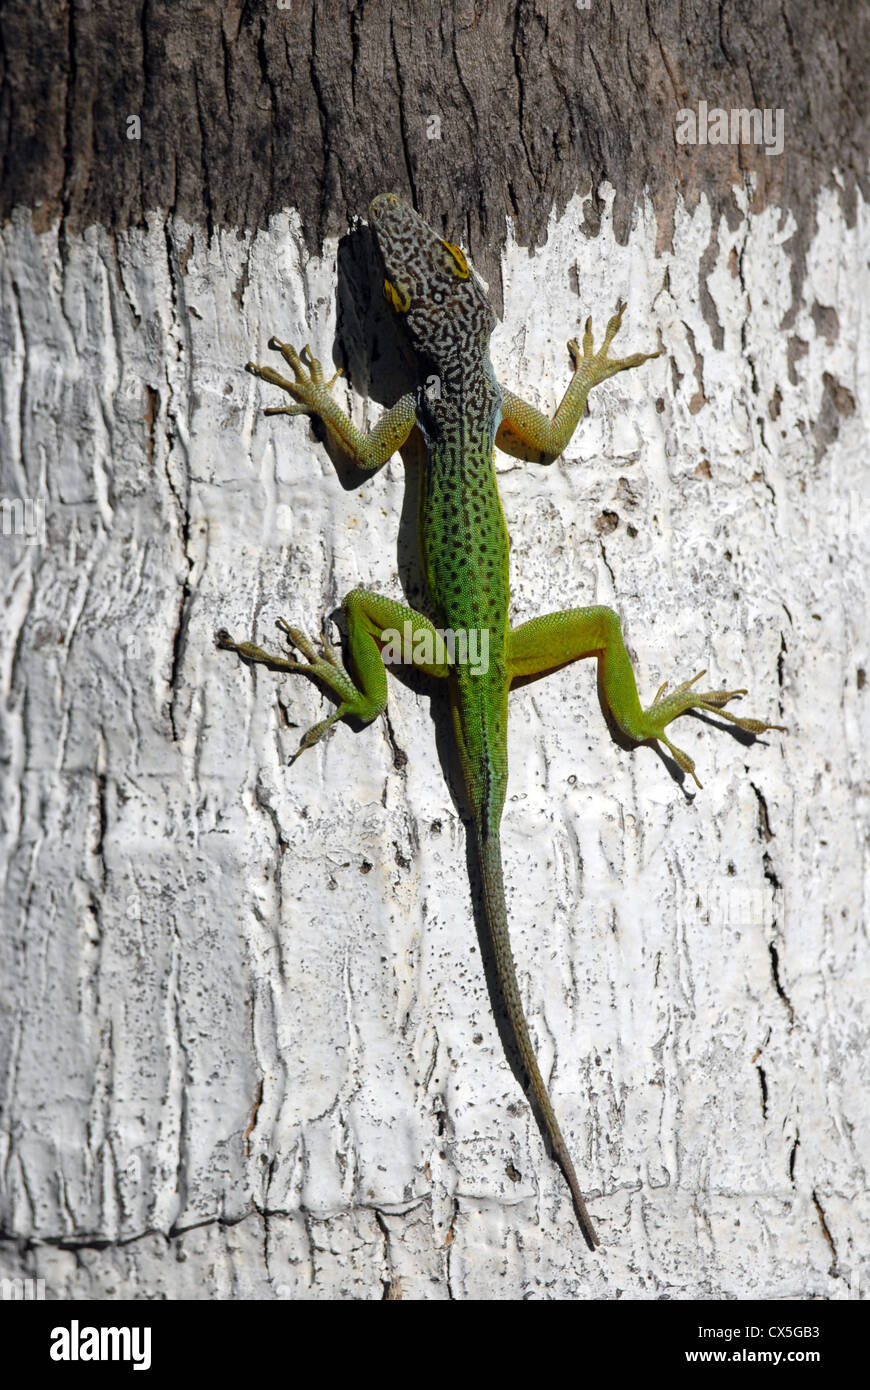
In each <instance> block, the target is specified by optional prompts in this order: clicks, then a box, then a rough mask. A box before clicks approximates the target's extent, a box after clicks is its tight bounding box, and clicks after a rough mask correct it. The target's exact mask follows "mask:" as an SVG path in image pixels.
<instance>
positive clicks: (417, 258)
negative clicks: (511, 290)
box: [369, 193, 496, 372]
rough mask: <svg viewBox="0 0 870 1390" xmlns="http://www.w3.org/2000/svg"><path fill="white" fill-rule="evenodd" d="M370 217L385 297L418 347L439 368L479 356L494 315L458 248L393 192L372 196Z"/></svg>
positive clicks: (488, 336) (466, 361)
mask: <svg viewBox="0 0 870 1390" xmlns="http://www.w3.org/2000/svg"><path fill="white" fill-rule="evenodd" d="M369 219H370V221H371V225H372V227H373V229H374V233H375V236H376V237H377V241H378V247H379V248H380V252H381V255H382V256H383V259H384V265H385V267H386V271H387V278H386V281H385V282H384V288H385V291H386V294H387V298H388V299H389V301H390V303H391V304H392V306H393V308H394V309H395V311H396V313H397V314H398V315H399V316H400V318H401V320H402V323H403V324H404V325H405V327H406V329H407V331H408V334H409V336H410V338H411V341H412V343H413V345H414V347H415V348H416V349H417V351H418V352H419V353H420V354H421V355H422V356H423V357H425V358H427V359H428V360H429V361H431V362H432V363H433V364H434V365H435V366H436V367H437V368H439V369H440V370H441V371H444V372H449V371H450V369H451V368H454V369H458V368H460V367H461V365H462V364H465V366H466V368H467V366H468V364H469V363H472V362H474V361H476V360H477V359H480V358H481V357H482V356H483V355H484V354H485V353H486V352H487V344H488V343H489V339H490V335H491V333H492V331H493V329H494V328H495V324H496V317H495V314H494V313H493V310H492V307H491V305H490V303H489V300H488V299H487V297H486V295H485V293H484V291H483V287H482V285H481V283H480V281H479V280H478V278H477V276H476V275H475V273H474V271H473V270H472V269H471V267H470V266H469V264H468V262H467V260H466V259H465V256H464V255H463V253H462V251H461V250H460V249H459V247H458V246H453V245H452V244H451V243H450V242H449V241H443V240H442V238H441V237H440V236H438V234H437V233H436V232H434V231H433V230H432V228H431V227H430V226H429V224H428V223H427V222H424V220H423V218H422V217H421V216H420V214H419V213H418V212H415V211H414V209H413V208H412V207H409V206H408V204H407V203H403V202H402V200H401V198H397V197H396V196H395V195H394V194H392V193H382V194H380V195H379V197H377V198H375V199H373V201H372V204H371V207H370V209H369Z"/></svg>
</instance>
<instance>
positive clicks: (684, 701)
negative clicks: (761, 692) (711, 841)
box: [644, 671, 786, 787]
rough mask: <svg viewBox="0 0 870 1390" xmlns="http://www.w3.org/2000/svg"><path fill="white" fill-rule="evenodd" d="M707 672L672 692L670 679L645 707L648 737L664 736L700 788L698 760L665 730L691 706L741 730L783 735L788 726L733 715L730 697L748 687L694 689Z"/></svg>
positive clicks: (749, 732) (741, 693)
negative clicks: (728, 707) (694, 760)
mask: <svg viewBox="0 0 870 1390" xmlns="http://www.w3.org/2000/svg"><path fill="white" fill-rule="evenodd" d="M705 674H706V672H705V671H699V672H698V674H697V675H696V676H693V677H692V679H691V680H688V681H683V682H682V683H681V684H680V685H678V686H676V688H675V689H674V690H672V691H671V693H670V695H666V694H665V691H666V690H667V688H668V682H667V681H665V683H664V685H662V686H660V688H659V690H658V692H657V694H656V697H655V699H654V700H653V702H652V704H651V705H650V706H649V708H648V709H646V710H644V724H645V725H646V726H648V728H649V733H648V734H647V735H646V737H647V738H657V739H661V741H662V743H663V744H665V746H666V747H667V748H668V749H669V750H670V752H671V753H672V754H673V757H674V760H675V761H676V762H677V764H678V765H679V766H680V767H681V768H682V770H683V772H688V773H689V775H690V776H691V777H693V778H694V779H695V782H696V784H697V785H698V786H699V787H700V785H701V783H700V782H699V781H698V777H697V774H696V772H695V764H694V762H693V761H692V759H691V758H690V757H689V755H688V753H684V752H683V750H682V749H681V748H677V746H676V744H673V743H671V740H670V739H669V738H668V737H667V735H666V734H665V732H664V730H665V726H666V725H667V724H670V722H671V720H672V719H676V718H677V717H678V716H679V715H681V714H685V713H686V711H687V710H690V709H703V710H708V711H709V712H710V713H711V714H718V715H719V716H720V717H721V718H722V719H727V720H728V721H729V723H731V724H736V725H737V727H738V729H743V730H744V731H745V732H746V733H748V734H763V733H765V732H766V731H767V730H768V729H776V730H777V731H778V732H779V733H783V734H784V733H785V732H786V729H785V726H784V725H782V724H766V723H765V722H764V721H763V720H762V719H746V718H742V717H740V716H738V715H736V714H731V713H730V712H729V711H728V710H726V709H725V708H724V706H725V705H727V704H728V702H729V701H730V700H734V699H736V698H738V697H739V696H741V695H745V694H746V693H747V692H746V690H705V691H699V690H692V689H691V687H692V686H693V685H694V684H695V681H697V680H700V679H701V677H702V676H703V675H705Z"/></svg>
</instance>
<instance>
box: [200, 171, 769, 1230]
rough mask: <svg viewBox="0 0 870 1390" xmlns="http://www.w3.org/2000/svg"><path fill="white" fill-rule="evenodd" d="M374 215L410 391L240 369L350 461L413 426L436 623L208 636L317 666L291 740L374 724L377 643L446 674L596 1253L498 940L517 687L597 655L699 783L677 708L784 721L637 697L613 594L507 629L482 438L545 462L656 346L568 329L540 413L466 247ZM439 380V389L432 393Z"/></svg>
mask: <svg viewBox="0 0 870 1390" xmlns="http://www.w3.org/2000/svg"><path fill="white" fill-rule="evenodd" d="M369 215H370V222H371V226H372V228H373V230H374V233H375V237H376V240H377V244H378V247H379V250H380V253H381V256H382V258H383V261H384V266H385V268H386V280H385V281H384V289H385V293H386V296H387V299H388V301H389V303H390V304H391V305H392V308H393V309H394V310H395V313H396V315H397V317H398V319H399V320H400V321H401V322H402V324H403V325H404V327H405V329H406V331H407V334H408V335H409V338H410V342H411V346H412V347H413V349H414V350H415V353H416V358H417V361H418V365H419V373H420V375H419V381H420V385H419V386H418V387H417V389H416V390H415V391H412V392H409V393H408V394H406V395H403V396H402V397H401V399H400V400H398V401H397V402H396V404H395V405H394V406H393V407H392V409H390V410H388V411H386V413H385V414H384V415H383V416H382V417H381V419H380V420H379V421H378V423H377V424H376V425H375V426H374V428H373V429H372V430H371V431H370V433H368V434H363V433H362V432H361V431H360V430H358V429H357V428H356V426H355V425H354V424H353V422H352V421H351V420H350V419H349V418H348V416H347V415H346V414H345V412H344V411H343V410H342V409H341V408H340V406H339V405H338V404H337V402H336V401H335V400H334V399H333V397H332V395H331V393H330V388H331V387H332V386H333V384H334V382H335V380H336V378H337V377H338V376H340V375H341V372H340V371H339V372H336V374H335V376H333V377H332V379H331V380H330V381H328V382H327V381H324V378H323V371H322V369H321V365H320V363H319V362H318V361H317V359H316V358H315V357H313V356H312V355H311V352H310V350H309V349H308V348H305V349H303V351H302V352H301V353H297V351H296V350H295V349H294V348H293V347H291V346H290V345H289V344H287V343H281V342H278V340H277V339H275V338H273V339H271V341H270V343H269V346H270V347H271V348H273V349H277V351H278V352H280V353H281V355H282V357H283V358H284V360H285V362H286V363H287V364H288V366H289V367H290V370H291V371H292V373H293V379H292V380H288V379H286V378H285V377H283V376H281V375H279V374H278V373H277V372H276V371H273V370H272V368H271V367H265V366H256V365H254V364H253V363H248V367H247V369H248V371H250V372H252V373H253V374H254V375H255V376H258V377H260V378H262V380H264V381H267V382H269V383H270V384H272V385H274V386H278V387H280V388H281V390H283V391H286V392H287V394H288V395H289V396H290V397H291V399H292V401H293V402H294V403H293V404H292V405H285V406H281V407H277V408H272V409H270V410H267V411H266V414H267V415H280V414H285V415H303V414H308V415H311V416H316V417H318V418H319V419H320V420H321V421H322V422H323V425H324V426H325V427H326V430H327V432H328V434H329V436H330V437H331V438H332V440H333V441H335V442H337V443H338V444H339V446H340V447H341V448H342V449H343V450H344V452H345V453H346V454H347V455H348V456H349V457H350V458H351V459H352V460H353V461H354V462H355V463H356V464H357V465H358V466H359V467H360V468H363V469H367V470H369V471H373V470H375V469H377V468H380V467H381V466H382V465H383V464H384V463H386V461H387V460H388V459H389V458H390V456H391V455H392V454H393V453H394V452H395V451H396V450H397V449H400V448H401V447H402V445H403V444H405V442H406V441H407V440H408V439H409V436H410V435H411V434H412V431H418V432H419V436H420V437H421V439H422V446H423V467H422V475H421V479H420V509H419V542H420V551H421V556H422V562H423V571H424V576H425V580H426V587H427V591H428V597H429V605H430V611H431V616H432V618H433V619H434V620H435V622H434V624H433V622H432V621H430V618H429V617H425V616H424V615H423V614H422V613H419V612H416V611H415V610H414V609H412V608H408V607H406V606H405V605H404V604H401V603H399V602H397V601H396V600H395V599H391V598H382V597H381V596H380V595H379V594H374V593H371V592H369V590H367V589H354V590H353V591H352V592H351V593H349V594H348V595H347V597H346V598H345V599H344V604H343V608H344V616H345V620H346V623H347V647H348V664H347V666H344V665H342V664H341V661H340V660H339V658H338V655H337V654H336V653H335V652H334V651H333V650H332V648H331V647H330V645H329V643H328V642H327V640H326V638H325V636H324V637H323V645H322V650H321V651H320V652H318V651H317V650H316V649H315V647H313V646H312V645H311V643H310V642H309V641H308V640H307V638H306V637H305V636H304V635H303V634H302V633H301V632H299V631H297V630H296V629H295V628H292V627H290V626H289V625H288V624H287V623H286V622H284V621H283V620H279V626H280V627H281V628H282V629H283V631H284V632H285V633H286V635H287V637H288V638H289V639H290V644H291V646H292V648H295V649H297V650H298V651H299V652H301V654H302V656H303V657H304V658H305V660H304V661H298V660H294V659H291V658H290V657H287V656H280V655H274V654H272V653H270V652H266V651H264V650H263V648H262V647H259V646H257V645H255V644H254V643H253V642H235V641H233V639H232V638H231V637H230V635H229V634H228V633H227V632H226V631H223V630H222V631H221V632H219V633H218V636H217V640H218V643H219V645H220V646H222V647H227V648H229V649H231V650H233V651H235V652H237V653H238V654H239V656H241V657H243V658H244V659H245V661H248V662H265V663H267V664H268V665H269V666H271V667H274V668H276V669H278V670H282V671H299V672H302V673H303V674H305V675H307V676H311V677H314V678H315V679H316V680H318V681H320V682H321V683H322V684H323V685H324V686H326V688H327V689H328V690H329V691H331V692H332V693H333V695H334V696H335V697H336V699H337V701H338V706H337V708H336V709H335V711H334V712H333V713H332V714H331V715H330V716H329V717H328V718H327V719H324V720H322V721H321V722H320V723H318V724H315V725H314V727H313V728H312V729H309V731H308V732H307V733H306V734H305V736H304V737H303V739H302V741H301V745H300V751H301V749H302V748H310V747H312V745H313V744H315V743H318V742H319V741H320V739H322V738H323V736H324V734H326V732H327V731H328V730H329V729H330V727H331V726H332V725H333V724H334V723H335V722H336V720H339V719H346V718H353V719H356V720H359V721H361V722H362V723H369V722H370V721H371V720H373V719H375V718H377V716H378V715H379V714H381V713H382V712H383V711H384V709H385V707H386V704H387V671H386V667H385V665H384V660H383V656H382V652H383V649H384V648H385V647H386V646H387V644H389V643H392V642H393V641H394V639H395V634H396V633H399V634H402V633H405V634H408V633H410V634H411V636H412V639H413V640H412V643H410V644H405V654H406V656H407V655H408V654H409V648H410V655H411V659H412V660H413V661H414V664H415V665H417V666H418V667H419V668H421V669H422V670H423V671H425V672H426V673H427V675H429V676H432V677H434V678H436V679H437V680H443V681H445V682H446V684H447V692H448V697H449V701H450V711H451V715H452V724H453V730H454V733H455V738H456V744H457V748H458V752H459V760H460V763H461V766H462V772H463V776H464V782H465V788H466V793H467V799H468V804H469V809H470V815H471V823H472V833H473V838H474V844H475V847H476V852H477V859H478V863H479V868H480V877H481V882H482V887H483V906H484V915H485V918H486V923H487V926H488V929H489V935H490V938H491V941H492V950H493V955H494V959H495V963H496V968H497V972H498V979H499V983H500V986H501V989H502V992H503V995H504V1001H505V1005H506V1008H507V1013H508V1017H509V1020H510V1023H511V1026H512V1029H513V1033H514V1036H515V1039H516V1044H517V1048H518V1051H519V1054H520V1057H521V1059H522V1063H523V1066H524V1068H525V1070H526V1073H527V1075H528V1078H529V1081H530V1084H531V1091H532V1096H533V1098H534V1102H535V1104H536V1107H537V1110H538V1112H539V1115H540V1117H541V1119H542V1121H543V1125H544V1128H545V1130H546V1133H547V1135H548V1137H549V1139H550V1143H551V1145H552V1149H553V1153H554V1156H555V1158H556V1160H557V1162H558V1163H559V1165H560V1167H561V1169H562V1172H563V1173H564V1175H565V1178H566V1179H567V1182H568V1186H569V1187H570V1189H571V1195H572V1197H573V1200H574V1205H575V1207H576V1211H577V1216H578V1218H579V1221H580V1226H581V1229H582V1231H583V1234H584V1236H585V1238H586V1241H587V1243H588V1245H589V1247H590V1249H594V1248H595V1246H596V1245H597V1244H598V1237H597V1235H596V1234H595V1229H594V1227H593V1225H592V1222H591V1220H590V1217H589V1214H588V1212H587V1210H586V1204H585V1202H584V1200H583V1196H582V1193H581V1191H580V1185H579V1182H578V1180H577V1175H576V1173H575V1171H574V1165H573V1163H572V1161H571V1157H570V1155H569V1153H568V1147H567V1145H566V1143H565V1140H564V1139H563V1137H562V1132H561V1130H560V1128H559V1124H558V1121H557V1120H556V1116H555V1114H554V1111H553V1107H552V1105H551V1103H550V1098H549V1096H548V1094H547V1089H546V1086H545V1084H544V1080H543V1078H542V1076H541V1073H540V1070H539V1068H538V1063H537V1060H536V1058H535V1053H534V1049H533V1046H532V1041H531V1038H530V1037H529V1030H528V1026H527V1024H526V1020H525V1016H524V1014H523V1008H522V1003H521V1001H520V993H519V988H518V985H517V976H516V969H515V966H514V960H513V955H512V952H511V946H510V940H509V937H508V922H507V912H506V908H505V895H504V884H503V880H502V862H501V848H500V842H499V824H500V821H501V814H502V808H503V806H504V801H505V790H506V787H507V775H508V769H507V719H508V694H509V692H510V688H511V683H512V682H513V681H515V680H518V679H521V678H528V677H533V676H537V675H542V674H544V673H547V672H550V671H555V670H557V669H558V668H559V667H561V666H564V665H566V664H567V663H568V662H572V661H576V660H577V659H578V658H579V657H584V656H595V657H597V659H598V667H599V687H600V690H601V694H602V698H603V701H604V704H605V706H606V710H607V711H608V712H609V714H610V716H612V718H613V720H614V722H615V724H616V725H617V726H618V728H619V729H620V730H621V731H622V733H623V734H625V735H627V736H628V738H629V739H630V740H632V741H634V742H635V743H643V742H645V741H647V740H657V739H658V740H661V742H662V743H663V744H664V745H665V746H666V747H667V748H668V749H669V751H670V753H671V754H672V756H673V757H674V759H675V760H676V762H677V764H678V765H679V767H680V768H681V769H682V770H683V771H684V772H686V773H689V774H690V775H691V776H692V777H694V778H695V781H696V782H697V781H698V779H697V777H696V776H695V767H694V764H693V762H692V759H691V758H690V757H689V756H688V754H687V753H684V752H683V751H682V750H681V749H679V748H677V747H676V746H675V745H674V744H673V743H672V742H671V741H670V739H669V738H668V737H667V735H666V733H665V729H666V728H667V726H668V725H669V724H670V723H671V721H672V720H674V719H676V718H677V717H678V716H679V715H681V714H685V713H686V712H687V711H688V710H693V709H695V710H707V711H711V712H714V713H718V714H720V715H721V716H722V717H723V718H724V719H727V720H730V721H731V723H732V724H736V725H737V726H738V728H740V729H744V730H746V731H747V732H749V733H751V734H761V733H763V732H764V731H765V730H767V729H777V728H780V727H781V726H779V725H775V724H767V723H764V722H763V721H761V720H758V719H746V718H738V717H737V716H736V715H734V714H731V713H729V712H728V711H726V710H725V709H724V706H725V705H726V704H728V702H729V701H730V700H733V699H734V698H735V696H738V695H744V694H745V693H746V692H745V690H708V691H704V692H701V691H698V690H696V689H695V688H694V687H695V682H696V681H697V680H698V679H699V676H694V677H693V678H692V679H691V680H688V681H684V682H683V683H682V684H680V685H678V686H677V687H676V689H674V690H673V691H671V693H670V694H667V693H666V689H667V686H666V685H663V686H662V687H661V689H660V690H659V692H658V694H657V695H656V697H655V699H654V700H653V701H652V703H651V704H650V705H649V706H647V708H646V709H644V708H643V706H642V705H641V703H640V700H639V698H638V694H637V687H636V685H635V679H634V672H633V670H632V666H631V662H630V660H629V657H628V653H627V652H626V649H625V644H624V642H623V638H622V630H621V626H620V620H619V617H618V615H617V614H616V613H615V612H614V611H613V609H611V608H604V607H593V608H569V609H567V610H565V611H564V612H561V613H548V614H547V615H546V616H544V617H540V618H533V619H532V620H531V621H530V622H526V623H523V624H521V625H520V626H519V627H516V628H511V626H510V624H509V621H508V607H509V591H508V544H509V542H508V533H507V528H506V526H505V519H504V514H503V512H502V507H501V501H500V499H499V494H498V486H497V482H496V474H495V467H494V458H493V446H494V445H498V447H499V448H500V449H502V450H504V451H505V452H507V453H509V454H513V455H514V456H516V457H518V458H523V459H531V460H536V461H538V462H540V463H552V461H553V460H554V459H555V458H556V457H558V455H559V454H561V453H562V451H563V450H564V449H565V447H566V445H567V444H568V441H569V440H570V438H571V436H572V434H573V432H574V430H575V428H576V426H577V423H578V421H579V420H580V418H581V416H582V415H583V412H584V410H585V407H586V399H587V396H588V395H589V392H590V390H591V389H592V387H593V386H596V385H597V384H598V383H599V382H601V381H605V380H606V379H607V378H608V377H611V376H613V375H614V374H615V373H616V372H624V371H626V370H627V369H628V368H630V367H638V366H640V364H641V363H642V362H646V361H648V360H649V358H652V357H657V356H658V355H659V352H647V353H635V354H633V355H632V356H631V357H622V358H612V357H610V356H609V355H608V353H609V349H610V346H611V343H612V342H613V339H614V338H615V336H616V334H617V331H618V330H619V326H620V324H621V322H622V316H623V312H624V309H625V305H624V304H622V303H620V304H618V305H617V309H616V312H615V313H614V315H613V317H612V318H611V319H610V321H609V323H608V325H607V329H606V332H605V335H604V341H603V343H602V345H601V347H600V348H599V349H598V350H597V351H596V350H595V349H594V346H593V336H592V321H591V319H588V320H587V322H586V330H585V333H584V337H583V345H582V350H581V348H580V346H579V345H578V344H577V342H576V341H574V340H572V341H571V342H569V344H568V349H569V351H570V354H571V358H572V360H573V364H574V372H573V375H572V377H571V381H570V383H569V385H568V389H567V390H566V392H565V395H564V397H563V398H562V402H561V404H560V405H559V407H558V409H557V410H556V413H555V415H554V416H553V418H552V419H550V418H548V417H547V416H545V415H542V414H541V413H540V412H539V411H538V410H536V409H535V408H534V407H533V406H531V405H528V404H527V403H526V402H525V401H523V400H521V399H520V398H519V397H518V396H515V395H514V394H513V392H512V391H508V390H506V389H505V388H504V387H502V386H500V385H499V383H498V382H497V381H496V378H495V373H494V371H493V367H492V363H491V362H490V357H489V340H490V336H491V334H492V332H493V329H494V328H495V324H496V317H495V313H494V311H493V309H492V307H491V305H490V303H489V300H488V299H487V296H486V294H485V292H484V289H483V286H482V285H481V283H480V281H479V280H478V279H477V276H476V275H475V273H474V271H473V270H472V269H471V267H470V266H469V264H468V261H467V260H466V257H465V255H464V254H463V252H462V251H461V249H460V248H459V247H458V246H455V245H453V244H451V243H450V242H448V241H444V240H443V239H442V238H441V237H440V236H439V235H438V234H437V232H435V231H433V229H432V228H431V227H430V226H429V225H428V224H427V223H426V222H425V221H424V220H423V218H422V217H421V216H420V215H419V214H418V213H417V212H415V211H414V210H413V209H412V208H411V207H409V206H408V205H407V204H406V203H404V202H403V201H402V200H401V199H399V198H397V197H395V196H393V195H392V194H382V195H381V196H379V197H377V198H375V199H374V201H373V202H372V204H371V208H370V214H369ZM659 351H661V350H659ZM433 376H434V378H435V382H436V385H437V389H436V390H435V391H433V390H432V389H431V386H432V378H433ZM424 383H427V385H424ZM406 625H410V626H406ZM436 625H437V626H436ZM444 632H449V633H454V634H462V633H464V634H475V635H476V636H477V637H478V638H483V639H484V640H483V642H482V643H481V642H478V644H477V647H476V650H477V651H478V653H479V652H480V651H482V650H484V649H488V662H486V663H483V662H480V661H478V662H477V663H476V665H474V666H472V665H471V664H470V663H468V662H463V661H462V660H460V659H458V658H457V654H456V648H455V647H454V648H453V649H452V650H451V649H450V648H449V647H448V646H446V645H445V641H444V638H443V636H442V635H441V634H443V633H444ZM703 674H704V672H703V671H702V672H700V673H699V675H703ZM698 785H699V786H700V783H698Z"/></svg>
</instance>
